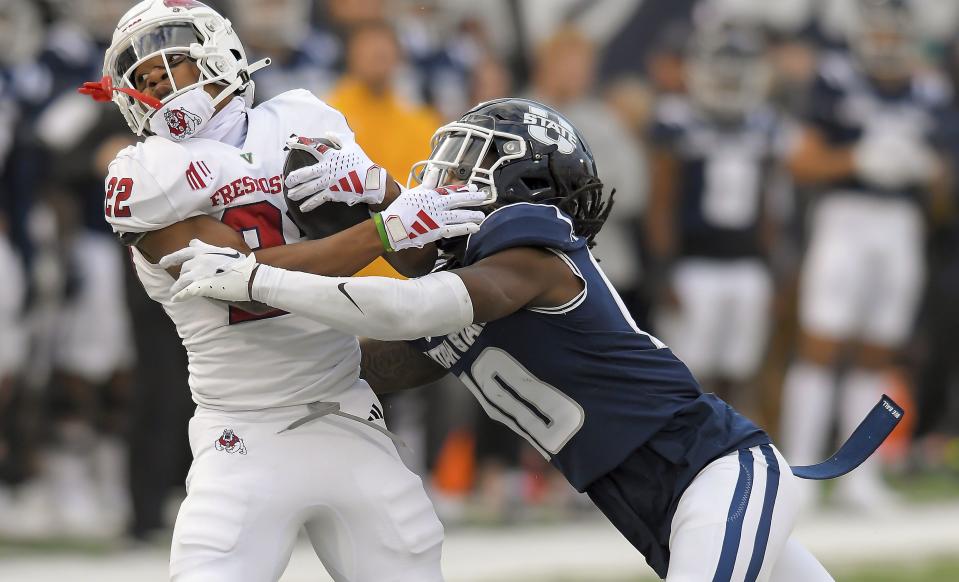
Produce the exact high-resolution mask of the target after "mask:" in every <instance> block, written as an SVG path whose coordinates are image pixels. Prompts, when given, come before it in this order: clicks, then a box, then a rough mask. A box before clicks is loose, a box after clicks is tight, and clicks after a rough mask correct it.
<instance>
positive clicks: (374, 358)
mask: <svg viewBox="0 0 959 582" xmlns="http://www.w3.org/2000/svg"><path fill="white" fill-rule="evenodd" d="M360 351H361V352H362V354H363V359H362V361H361V363H360V377H361V378H363V379H364V380H366V382H367V383H368V384H369V385H370V386H371V387H372V388H373V391H374V392H376V393H377V394H386V393H388V392H396V391H398V390H407V389H409V388H416V387H417V386H423V385H424V384H429V383H430V382H435V381H437V380H439V379H440V378H442V377H443V376H445V375H446V373H447V370H446V368H444V367H443V366H440V365H439V364H437V363H436V362H434V361H433V360H431V359H430V358H429V357H428V356H426V355H425V354H423V352H420V351H419V350H417V349H415V348H413V347H412V346H410V345H409V344H408V343H406V342H404V341H392V342H384V341H379V340H374V339H369V338H363V339H361V340H360Z"/></svg>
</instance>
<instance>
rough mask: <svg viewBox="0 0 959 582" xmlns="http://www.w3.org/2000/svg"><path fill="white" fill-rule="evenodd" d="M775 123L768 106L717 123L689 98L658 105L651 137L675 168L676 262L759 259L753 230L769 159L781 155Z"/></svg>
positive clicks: (756, 228)
mask: <svg viewBox="0 0 959 582" xmlns="http://www.w3.org/2000/svg"><path fill="white" fill-rule="evenodd" d="M781 126H782V124H781V122H780V119H779V117H778V116H777V114H776V113H775V112H774V111H773V110H772V109H770V108H767V107H761V108H756V109H754V110H752V111H750V112H749V113H748V114H747V115H746V116H745V118H744V119H742V120H741V121H738V122H729V123H725V124H723V123H719V122H717V121H715V120H713V119H711V118H710V117H708V116H707V115H704V114H703V113H702V112H701V111H700V110H699V109H698V108H697V107H696V106H695V105H694V104H693V103H692V102H691V101H690V100H689V99H687V98H683V97H667V98H665V99H664V100H663V101H662V103H661V104H660V105H659V106H658V108H657V112H656V119H655V123H654V124H653V128H652V132H651V133H652V139H653V141H654V142H656V143H657V144H658V145H659V146H660V147H663V148H665V149H667V150H669V151H670V152H671V153H672V154H673V155H675V156H676V158H677V160H678V162H679V164H680V168H679V172H678V175H679V176H680V178H679V189H680V191H679V193H678V195H679V207H678V209H677V212H678V213H679V216H678V218H677V220H678V223H679V224H680V226H681V229H680V240H679V244H680V247H679V252H680V254H681V255H682V256H687V257H688V256H693V257H707V258H715V259H739V258H744V257H758V256H760V255H761V254H762V245H761V242H760V238H761V237H760V225H761V221H762V215H763V209H764V207H765V204H766V197H767V193H768V190H769V185H770V177H771V174H772V170H773V167H774V166H773V164H774V161H775V159H776V158H777V157H778V156H779V155H780V154H781V153H782V152H783V150H784V149H785V144H784V142H785V140H784V139H783V135H784V132H783V130H782V127H781Z"/></svg>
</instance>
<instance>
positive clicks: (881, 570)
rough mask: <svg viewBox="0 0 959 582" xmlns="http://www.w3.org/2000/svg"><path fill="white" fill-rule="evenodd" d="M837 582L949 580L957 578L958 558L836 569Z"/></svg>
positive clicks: (927, 581) (958, 570) (958, 577)
mask: <svg viewBox="0 0 959 582" xmlns="http://www.w3.org/2000/svg"><path fill="white" fill-rule="evenodd" d="M834 575H835V576H836V581H837V582H949V581H951V580H959V558H951V559H945V558H944V559H942V560H936V561H934V562H927V563H921V564H913V565H908V566H889V565H882V564H877V565H875V566H871V567H866V568H856V569H849V570H846V569H843V570H837V571H836V572H835V573H834Z"/></svg>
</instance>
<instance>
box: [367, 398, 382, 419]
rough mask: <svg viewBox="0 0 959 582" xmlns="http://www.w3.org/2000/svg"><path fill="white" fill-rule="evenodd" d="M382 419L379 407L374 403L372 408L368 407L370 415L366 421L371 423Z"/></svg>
mask: <svg viewBox="0 0 959 582" xmlns="http://www.w3.org/2000/svg"><path fill="white" fill-rule="evenodd" d="M382 418H383V411H382V410H380V407H379V406H377V405H376V404H375V403H374V404H373V406H372V407H370V415H369V416H368V417H367V418H366V420H368V421H370V422H373V421H374V420H381V419H382Z"/></svg>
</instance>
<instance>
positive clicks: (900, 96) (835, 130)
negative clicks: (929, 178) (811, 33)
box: [806, 52, 951, 201]
mask: <svg viewBox="0 0 959 582" xmlns="http://www.w3.org/2000/svg"><path fill="white" fill-rule="evenodd" d="M950 93H951V92H950V89H949V87H948V85H947V84H946V82H945V80H944V79H942V78H941V77H940V76H938V75H937V74H935V73H933V72H929V71H924V72H921V73H917V74H915V75H914V76H913V78H912V79H911V80H910V81H909V82H908V83H906V84H905V85H904V86H903V87H902V88H901V89H899V90H898V91H896V92H882V91H880V90H878V89H877V86H876V84H875V83H874V82H873V81H872V80H870V78H869V77H867V76H866V75H865V74H864V73H863V72H862V70H861V69H860V68H859V67H857V66H856V63H855V62H854V61H853V60H852V59H851V58H849V57H848V56H847V55H845V54H843V53H840V52H834V53H829V54H827V55H826V56H825V57H823V58H822V64H821V65H820V67H819V73H818V75H817V77H816V79H815V81H814V83H813V85H812V88H811V90H810V96H809V106H808V109H809V111H808V114H807V120H806V121H807V122H808V123H810V124H811V125H812V126H813V127H814V128H816V129H818V130H819V131H820V132H822V134H823V135H824V136H825V139H826V141H827V143H829V144H830V145H832V146H835V147H841V146H852V145H854V143H855V142H856V141H858V140H859V138H860V137H862V136H863V135H864V134H866V133H868V132H882V131H889V132H896V133H900V134H903V135H907V136H910V137H912V138H913V139H916V140H919V141H922V142H925V143H927V144H928V145H931V146H933V147H934V148H935V147H941V145H942V143H941V142H942V140H943V138H944V136H943V131H942V127H941V120H942V119H945V118H946V117H947V116H946V112H947V110H948V107H949V104H950V99H951V95H950ZM828 186H829V187H830V189H832V190H833V191H839V190H844V191H856V192H858V193H864V194H868V195H872V196H879V197H900V198H906V199H909V200H913V201H918V200H919V199H920V197H921V195H922V188H921V187H920V186H912V187H907V188H904V189H901V190H893V191H883V190H881V189H879V188H876V187H875V186H869V185H867V184H865V183H863V182H862V181H861V180H859V179H857V178H856V177H851V178H848V179H846V180H842V181H839V182H836V183H833V184H829V185H828Z"/></svg>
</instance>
